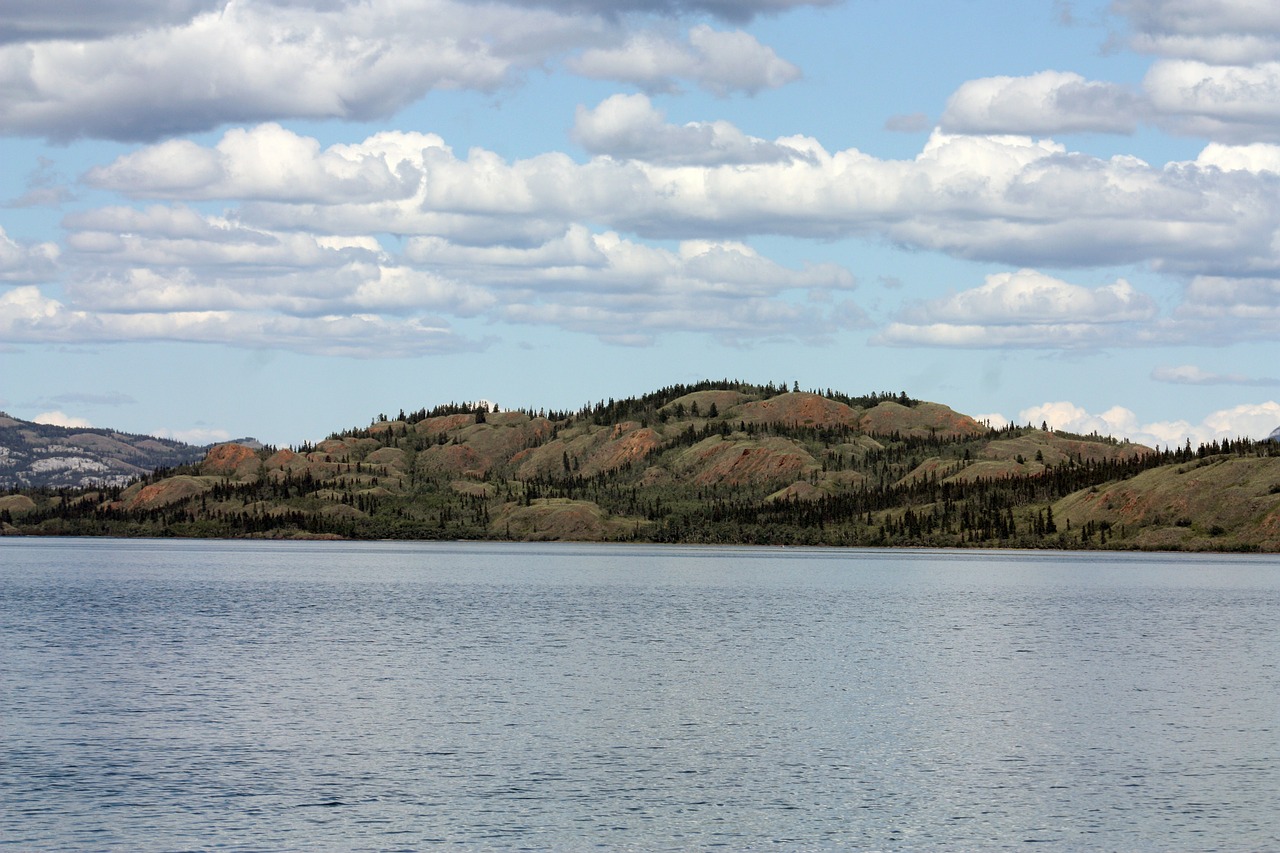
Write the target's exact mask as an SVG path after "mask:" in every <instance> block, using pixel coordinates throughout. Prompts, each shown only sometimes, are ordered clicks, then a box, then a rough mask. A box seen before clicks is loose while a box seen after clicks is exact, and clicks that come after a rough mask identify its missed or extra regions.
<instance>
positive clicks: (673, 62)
mask: <svg viewBox="0 0 1280 853" xmlns="http://www.w3.org/2000/svg"><path fill="white" fill-rule="evenodd" d="M569 67H570V68H571V69H572V70H573V71H575V72H577V73H578V74H581V75H583V76H584V77H591V78H594V79H600V80H618V81H622V82H627V83H632V84H634V85H636V86H639V87H640V88H642V89H644V90H646V91H649V92H670V91H674V90H675V89H676V88H677V81H679V80H690V81H692V82H694V83H695V84H697V85H699V86H701V87H703V88H705V89H708V90H710V91H712V92H715V93H716V94H720V95H726V94H728V93H730V92H747V93H755V92H760V91H762V90H764V89H777V88H779V87H781V86H785V85H786V84H788V83H792V82H794V81H795V80H798V79H799V78H800V69H799V68H797V67H796V66H795V65H793V64H791V63H790V62H788V61H786V60H785V59H782V58H781V57H779V56H778V55H777V53H776V52H775V51H774V50H773V48H771V47H768V46H766V45H763V44H761V43H760V42H759V41H757V40H756V38H755V37H754V36H752V35H751V34H749V33H746V32H743V31H741V30H735V31H729V32H725V31H720V30H715V29H713V28H711V27H709V26H707V25H705V24H700V25H698V26H696V27H694V28H693V29H691V30H690V31H689V38H688V41H687V42H681V41H677V40H676V39H673V38H672V37H670V36H669V35H667V34H665V33H660V32H655V31H647V32H641V33H637V34H635V35H633V36H631V37H630V38H629V39H628V40H627V41H626V43H625V44H623V45H621V46H617V47H601V48H592V49H590V50H587V51H585V52H584V53H583V54H582V55H581V56H578V57H575V58H574V59H572V60H570V62H569Z"/></svg>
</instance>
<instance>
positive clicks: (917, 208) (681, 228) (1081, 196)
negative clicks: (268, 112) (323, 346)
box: [94, 99, 1280, 274]
mask: <svg viewBox="0 0 1280 853" xmlns="http://www.w3.org/2000/svg"><path fill="white" fill-rule="evenodd" d="M605 107H607V108H605ZM582 119H583V121H582V123H581V124H580V127H581V128H582V129H583V132H584V139H589V140H591V141H592V142H593V144H596V143H598V144H600V145H602V146H603V145H606V144H617V145H619V146H626V145H630V146H632V148H633V151H634V153H636V154H640V153H643V154H644V155H645V156H647V157H653V158H655V159H657V160H658V162H644V161H642V160H639V159H618V158H615V157H612V156H598V157H594V158H592V159H591V160H589V161H588V162H586V163H577V162H575V161H574V160H572V159H571V158H569V157H568V156H566V155H564V154H561V153H556V152H552V153H547V154H542V155H539V156H536V157H532V158H529V159H525V160H516V161H506V160H504V159H502V158H501V157H499V156H497V155H496V154H494V153H493V152H489V151H485V150H483V149H473V150H471V151H470V152H469V153H468V154H467V156H466V158H465V159H462V158H459V157H458V156H456V155H454V154H453V153H452V152H451V151H450V150H449V149H448V148H447V147H443V146H440V147H436V146H428V147H422V146H421V145H420V144H418V143H414V144H404V143H405V140H404V139H403V138H401V137H400V136H398V135H395V134H379V135H378V136H376V137H370V138H369V139H367V140H365V141H364V142H363V143H360V144H359V145H357V146H352V149H359V150H360V151H361V156H363V157H367V158H369V160H370V161H376V160H379V159H381V160H383V161H386V162H394V163H397V164H398V166H397V167H396V168H395V170H394V171H395V172H396V174H397V175H406V176H407V175H414V176H415V177H414V179H413V185H412V190H413V191H412V193H411V194H407V195H406V192H407V191H408V187H406V186H405V185H404V184H397V185H396V186H395V190H394V192H393V193H391V195H390V196H388V197H385V198H381V199H373V200H361V199H360V198H359V197H357V198H355V199H348V198H346V197H344V189H345V187H346V184H345V183H344V181H343V180H342V178H341V177H340V176H337V175H334V174H331V173H327V172H326V171H325V170H324V169H323V168H321V167H320V166H317V165H316V164H315V163H312V162H308V161H306V159H305V158H306V157H307V156H311V157H312V158H313V159H315V160H317V161H319V160H323V159H324V158H325V157H326V156H327V155H328V153H329V152H327V151H326V152H321V151H319V148H318V146H309V145H308V144H306V142H305V140H304V141H302V142H298V143H296V144H292V143H291V144H290V145H289V146H287V147H288V148H289V149H290V150H294V151H297V152H298V156H299V158H301V159H299V161H298V162H295V163H293V164H292V165H291V167H290V168H291V169H292V171H293V172H295V173H298V174H307V175H312V176H314V180H313V181H311V182H310V183H308V192H309V193H310V196H309V198H310V199H311V200H310V201H306V202H302V203H295V202H288V201H281V200H277V199H278V198H279V197H280V195H281V191H280V188H279V187H278V186H276V185H273V184H272V183H271V182H270V181H264V182H263V185H262V186H261V187H260V188H259V189H257V190H255V189H254V186H253V185H252V182H244V183H243V185H241V184H237V185H235V186H234V187H231V186H225V185H224V182H223V181H222V178H221V177H219V175H221V174H223V173H228V172H235V171H237V170H242V169H243V170H246V171H251V170H252V168H253V164H254V163H257V162H258V161H257V160H256V159H255V157H254V156H253V155H250V154H249V153H245V152H244V151H238V152H237V153H234V154H233V153H230V150H229V149H226V148H225V146H223V145H222V143H219V147H218V151H217V155H218V156H219V157H220V158H224V160H225V158H230V159H229V160H225V162H223V164H222V166H221V168H220V170H219V171H218V173H217V174H216V175H215V174H214V173H210V177H209V179H208V182H207V183H206V184H198V185H196V184H190V183H188V184H187V185H186V188H185V189H184V190H183V192H181V193H178V192H174V191H167V190H165V189H164V188H165V187H167V186H171V185H174V184H181V183H182V182H183V181H186V180H188V177H189V173H188V172H186V171H183V170H181V169H178V170H177V171H178V172H179V177H178V178H173V179H171V178H170V176H169V175H168V174H167V173H166V172H165V171H164V167H163V165H161V166H157V167H156V168H154V169H151V170H150V177H149V178H148V177H145V176H142V175H141V174H140V171H141V170H134V169H129V168H124V165H127V163H128V160H127V159H122V160H119V161H117V162H116V163H115V164H112V165H111V166H108V167H107V168H106V169H105V170H102V172H100V173H94V174H95V175H97V176H98V178H99V179H101V180H103V181H105V178H103V177H102V176H104V175H106V174H111V173H114V172H116V171H117V170H118V173H119V176H120V177H119V179H118V180H113V181H111V182H110V183H109V184H105V183H104V185H109V186H110V187H112V188H117V189H119V190H121V191H123V192H131V190H130V189H129V181H128V180H126V179H125V176H130V175H134V174H139V179H138V188H137V189H136V190H132V192H133V193H134V194H136V195H138V196H141V197H156V196H165V197H182V196H190V197H194V198H209V197H224V196H226V195H227V194H228V193H230V192H231V191H232V190H233V189H236V190H238V189H243V190H244V195H242V196H239V197H243V198H246V199H247V201H246V203H245V204H244V205H243V206H242V207H241V208H240V210H239V219H240V221H242V222H244V223H246V224H252V225H254V226H256V227H259V228H262V229H266V230H277V231H279V230H301V231H315V232H321V233H328V234H365V235H367V234H372V233H393V234H405V235H431V236H439V237H444V238H447V239H449V240H451V241H453V242H457V243H464V244H472V245H480V244H484V243H494V242H499V243H513V244H514V243H521V244H525V245H532V244H537V243H540V242H544V241H546V240H548V239H552V238H553V237H554V236H555V235H557V234H560V233H563V232H564V229H565V228H566V227H568V226H569V225H570V224H573V223H581V222H587V221H591V222H599V223H603V224H604V225H605V226H606V227H611V228H615V229H618V230H623V231H630V232H633V233H636V234H639V235H641V236H644V237H653V238H669V237H674V238H677V239H682V238H689V237H695V236H696V237H708V238H724V237H732V238H740V237H744V236H747V235H751V234H765V233H772V234H788V235H796V236H803V237H810V238H819V239H825V238H836V237H845V236H871V237H882V238H886V239H888V240H891V241H893V242H895V243H898V244H902V245H907V246H912V247H916V248H923V249H930V250H935V251H942V252H946V253H949V254H952V255H955V256H959V257H965V258H974V259H979V260H987V261H993V262H999V263H1005V264H1011V265H1018V266H1040V265H1063V266H1090V265H1104V264H1120V263H1137V262H1153V263H1155V264H1156V265H1158V266H1159V267H1160V268H1162V269H1165V270H1170V271H1177V272H1200V271H1203V270H1204V269H1205V266H1206V265H1209V264H1212V265H1214V267H1215V268H1216V270H1217V271H1218V272H1220V273H1229V272H1231V273H1247V274H1253V273H1255V272H1257V271H1258V270H1260V269H1266V268H1270V267H1274V266H1275V264H1276V263H1277V253H1278V251H1277V248H1276V247H1275V246H1274V245H1273V242H1274V241H1273V235H1274V233H1275V231H1276V228H1277V223H1278V222H1280V194H1278V193H1277V192H1276V188H1275V180H1274V178H1273V177H1272V176H1270V175H1269V174H1259V173H1252V172H1241V171H1223V170H1222V169H1220V168H1217V167H1212V168H1211V167H1208V166H1202V165H1198V164H1197V163H1195V162H1190V163H1171V164H1169V165H1167V166H1164V167H1153V166H1151V165H1149V164H1147V163H1144V162H1142V161H1140V160H1137V159H1135V158H1129V157H1113V158H1110V159H1101V158H1096V157H1092V156H1088V155H1084V154H1078V153H1071V152H1068V151H1067V150H1066V149H1065V148H1064V147H1063V146H1062V145H1060V144H1057V143H1054V142H1052V141H1044V140H1041V141H1035V140H1032V139H1029V138H1027V137H1017V136H967V135H960V136H956V135H948V134H942V133H935V134H933V136H932V137H931V138H930V140H929V142H928V143H927V144H926V145H925V147H924V149H923V150H922V151H921V152H920V154H919V155H918V156H916V157H915V158H914V159H910V160H882V159H878V158H875V157H872V156H870V155H868V154H865V153H863V152H861V151H858V150H857V149H848V150H845V151H837V152H834V153H832V152H828V151H827V150H825V149H824V148H823V147H822V146H821V145H819V144H818V143H817V142H816V141H815V140H812V139H807V138H804V137H785V138H781V139H777V140H774V141H773V142H771V143H767V145H768V146H771V147H761V146H760V145H759V144H758V141H757V140H753V139H752V138H750V137H747V136H745V135H744V134H741V132H740V131H738V130H736V129H735V128H733V127H732V126H731V125H727V124H723V123H716V124H714V125H712V126H711V130H710V131H709V132H708V131H707V129H706V126H694V127H693V128H692V129H691V128H689V127H688V126H686V127H684V128H677V127H673V126H671V125H667V124H665V123H662V122H661V121H660V117H655V116H654V115H653V114H652V111H651V105H647V103H646V102H644V101H640V100H635V99H624V100H611V101H607V102H606V105H604V107H602V108H601V109H598V110H596V111H594V112H591V113H589V114H586V113H584V114H583V115H582ZM643 127H648V128H650V129H654V130H655V131H656V132H657V133H658V136H657V139H656V140H655V141H652V142H651V143H650V147H649V148H648V149H647V150H644V151H640V150H636V149H640V148H643V147H644V145H645V141H644V139H643V138H642V134H637V133H633V132H632V131H635V130H637V129H638V128H643ZM224 141H225V138H224ZM700 145H701V146H704V147H703V148H702V149H701V151H699V148H698V146H700ZM664 146H665V147H664ZM705 146H709V147H705ZM159 147H160V146H157V147H155V148H159ZM224 149H225V150H224ZM332 150H333V149H330V151H332ZM783 151H785V152H787V153H789V154H790V153H791V152H794V154H792V156H791V157H790V159H786V160H768V159H764V160H761V161H756V162H741V161H742V160H744V159H748V160H749V159H750V157H748V156H747V155H749V154H761V153H770V154H772V153H780V152H783ZM307 152H310V154H308V153H307ZM152 153H153V148H147V149H142V150H141V151H139V152H136V154H135V155H130V157H131V158H132V157H137V158H138V160H139V161H140V162H150V161H151V156H152ZM717 158H719V159H717ZM698 160H706V161H709V162H706V163H700V162H696V161H698ZM241 161H247V163H246V165H244V166H242V165H241ZM735 161H736V162H735Z"/></svg>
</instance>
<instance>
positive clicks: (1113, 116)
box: [939, 71, 1144, 135]
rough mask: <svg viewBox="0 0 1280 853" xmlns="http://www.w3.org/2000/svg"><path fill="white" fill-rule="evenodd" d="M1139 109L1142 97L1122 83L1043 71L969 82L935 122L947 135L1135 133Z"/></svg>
mask: <svg viewBox="0 0 1280 853" xmlns="http://www.w3.org/2000/svg"><path fill="white" fill-rule="evenodd" d="M1143 111H1144V102H1143V99H1142V98H1141V96H1140V95H1138V94H1137V93H1135V92H1131V91H1129V90H1128V89H1126V88H1125V87H1124V86H1120V85H1118V84H1116V83H1105V82H1098V81H1092V80H1086V79H1085V78H1084V77H1081V76H1080V75H1079V74H1076V73H1073V72H1064V71H1041V72H1040V73H1038V74H1032V75H1030V76H1028V77H986V78H983V79H980V80H970V81H968V82H967V83H965V84H963V85H962V86H961V87H960V88H959V89H957V90H956V92H955V93H954V94H953V95H952V96H951V97H950V99H948V101H947V107H946V110H945V111H944V112H943V114H942V118H941V119H940V121H939V125H940V126H941V127H942V129H943V130H945V131H948V132H951V133H995V134H1001V133H1013V134H1023V135H1038V134H1057V133H1078V132H1082V131H1093V132H1101V133H1133V132H1134V130H1136V129H1137V126H1138V120H1139V118H1140V117H1141V114H1142V112H1143Z"/></svg>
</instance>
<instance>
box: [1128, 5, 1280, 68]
mask: <svg viewBox="0 0 1280 853" xmlns="http://www.w3.org/2000/svg"><path fill="white" fill-rule="evenodd" d="M1112 6H1113V9H1114V10H1115V11H1117V12H1119V13H1120V14H1122V15H1125V16H1127V17H1128V19H1129V22H1130V25H1131V27H1132V29H1133V34H1132V37H1131V39H1130V45H1131V46H1132V47H1133V48H1134V49H1136V50H1138V51H1141V52H1144V53H1153V54H1157V55H1160V56H1171V57H1181V58H1186V59H1197V60H1201V61H1204V62H1212V63H1218V64H1235V63H1241V64H1248V63H1253V62H1259V61H1265V60H1268V59H1276V58H1280V7H1277V6H1275V5H1274V4H1271V3H1265V2H1264V3H1260V2H1258V0H1116V2H1114V3H1113V4H1112Z"/></svg>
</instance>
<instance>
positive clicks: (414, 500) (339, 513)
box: [0, 380, 1280, 551]
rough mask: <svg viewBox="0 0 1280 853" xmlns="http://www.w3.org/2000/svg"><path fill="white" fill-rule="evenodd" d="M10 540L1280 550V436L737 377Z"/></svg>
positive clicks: (370, 431) (446, 434)
mask: <svg viewBox="0 0 1280 853" xmlns="http://www.w3.org/2000/svg"><path fill="white" fill-rule="evenodd" d="M0 532H5V533H11V534H13V533H42V534H64V535H76V534H109V535H117V536H220V537H228V536H249V537H271V538H351V539H391V538H402V539H498V540H547V539H573V540H590V541H604V540H609V541H643V542H682V543H707V544H717V543H719V544H759V545H827V546H863V547H866V546H899V547H902V546H908V547H914V546H930V547H988V548H992V547H994V548H1010V547H1013V548H1072V549H1078V548H1126V549H1165V550H1183V549H1185V550H1254V551H1280V443H1274V442H1256V441H1249V440H1239V441H1229V442H1214V443H1211V444H1209V445H1205V446H1202V447H1201V448H1199V449H1198V450H1193V449H1191V448H1190V447H1183V448H1179V449H1177V450H1172V449H1167V450H1162V451H1157V450H1154V449H1152V448H1150V447H1144V446H1142V445H1139V444H1132V443H1129V442H1124V441H1116V440H1115V439H1111V438H1107V437H1104V436H1099V435H1087V436H1084V435H1072V434H1068V433H1064V432H1059V431H1053V430H1042V429H1035V428H1033V427H1031V426H1025V427H1021V426H1007V427H1004V428H1001V429H992V428H990V427H989V426H988V425H986V424H983V423H980V422H978V421H976V420H974V419H973V418H971V417H968V416H966V415H963V414H960V413H959V412H955V411H953V410H952V409H950V408H948V407H947V406H944V405H942V404H939V403H930V402H924V401H919V400H913V399H911V398H909V397H907V396H906V395H905V394H898V395H894V394H870V395H865V396H858V397H853V396H848V395H845V394H841V393H837V392H834V391H831V390H826V391H821V392H818V391H799V390H796V389H794V388H793V389H790V390H789V389H787V388H785V387H778V386H773V385H763V386H762V385H749V384H745V383H739V382H730V381H727V380H725V381H716V382H702V383H698V384H696V385H677V386H671V387H668V388H664V389H661V390H659V391H655V392H652V393H650V394H646V395H644V396H641V397H631V398H627V399H621V400H613V399H610V400H608V401H604V400H602V401H600V402H599V403H597V404H593V405H588V406H584V407H583V408H581V409H579V410H577V411H574V412H563V411H561V412H557V411H547V410H536V411H535V410H527V409H526V410H518V411H503V412H499V411H495V410H493V409H491V408H490V407H489V406H487V405H477V404H470V403H462V404H448V405H444V406H437V407H435V408H434V409H431V410H429V411H428V410H426V409H419V410H418V411H416V412H411V413H408V414H406V413H404V412H403V411H402V412H401V413H400V415H399V416H398V417H397V418H395V419H394V420H392V419H388V418H387V417H386V416H379V417H378V418H377V419H375V420H374V422H373V423H371V424H370V425H369V426H368V427H361V428H355V429H348V430H344V431H342V432H339V433H334V434H333V435H332V436H330V438H328V439H327V440H325V441H322V442H320V443H319V444H316V445H304V446H302V447H299V448H296V449H281V450H276V449H273V448H261V449H255V448H253V447H247V446H244V445H243V444H236V443H229V444H221V445H217V446H214V447H212V448H210V449H209V451H208V452H207V454H205V455H204V457H203V458H202V459H201V460H200V461H199V462H198V463H195V464H190V465H183V466H180V467H178V468H175V469H172V470H168V471H166V472H163V474H161V475H155V476H148V477H145V478H144V479H143V480H141V481H139V482H137V483H135V484H133V485H131V486H129V487H128V488H125V489H120V488H119V487H115V488H111V489H97V490H86V491H84V492H81V493H79V494H77V495H68V496H62V495H57V496H53V495H49V494H48V493H35V492H30V493H23V494H10V495H6V496H0Z"/></svg>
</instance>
